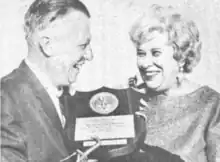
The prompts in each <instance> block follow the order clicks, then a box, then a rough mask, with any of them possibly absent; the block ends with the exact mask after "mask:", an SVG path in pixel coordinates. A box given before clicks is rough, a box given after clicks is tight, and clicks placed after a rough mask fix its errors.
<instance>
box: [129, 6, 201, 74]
mask: <svg viewBox="0 0 220 162" xmlns="http://www.w3.org/2000/svg"><path fill="white" fill-rule="evenodd" d="M155 31H156V32H159V33H167V34H168V43H169V44H170V45H172V46H173V47H174V50H175V53H174V56H173V57H174V59H175V60H177V61H183V62H184V63H185V64H184V66H183V71H184V72H185V73H189V72H191V71H192V69H193V67H195V66H196V65H197V64H198V62H199V61H200V57H201V45H202V43H201V41H200V35H199V30H198V28H197V26H196V24H195V22H194V21H192V20H188V19H186V18H184V17H183V16H182V15H181V14H180V13H178V12H177V11H176V10H175V9H174V8H172V7H170V6H169V7H162V6H159V5H152V6H151V7H150V8H149V12H148V13H145V14H144V15H142V16H141V17H140V18H139V19H138V20H137V21H136V22H135V23H134V24H133V26H132V28H131V30H130V33H129V34H130V38H131V40H132V42H133V43H134V44H135V46H136V47H137V48H138V46H140V45H141V44H143V43H145V42H146V41H147V39H148V37H149V35H150V34H151V33H152V32H155Z"/></svg>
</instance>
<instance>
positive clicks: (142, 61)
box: [138, 56, 154, 67]
mask: <svg viewBox="0 0 220 162" xmlns="http://www.w3.org/2000/svg"><path fill="white" fill-rule="evenodd" d="M153 62H154V60H153V58H152V57H151V56H145V57H143V58H138V64H139V66H142V67H148V66H151V65H153Z"/></svg>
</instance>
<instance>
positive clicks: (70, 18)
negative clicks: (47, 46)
mask: <svg viewBox="0 0 220 162" xmlns="http://www.w3.org/2000/svg"><path fill="white" fill-rule="evenodd" d="M45 30H46V31H48V32H52V33H56V34H58V33H63V32H68V31H71V32H73V33H74V32H76V33H77V32H79V31H86V30H89V18H88V17H87V16H86V15H85V14H84V13H82V12H80V11H74V10H71V11H69V12H68V13H67V14H66V15H65V16H63V17H61V18H58V19H57V20H55V21H54V22H52V23H51V24H50V25H49V26H48V27H47V28H46V29H45Z"/></svg>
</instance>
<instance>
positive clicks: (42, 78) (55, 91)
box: [25, 58, 63, 98]
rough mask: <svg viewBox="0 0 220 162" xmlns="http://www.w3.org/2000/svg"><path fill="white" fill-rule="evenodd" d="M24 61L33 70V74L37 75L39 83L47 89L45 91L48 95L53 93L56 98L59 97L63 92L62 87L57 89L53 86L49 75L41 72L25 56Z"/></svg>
mask: <svg viewBox="0 0 220 162" xmlns="http://www.w3.org/2000/svg"><path fill="white" fill-rule="evenodd" d="M25 63H26V64H27V65H28V66H29V68H30V69H31V70H32V71H33V72H34V74H35V75H36V76H37V78H38V79H39V81H40V82H41V84H42V85H43V86H44V88H45V89H46V90H47V92H48V93H49V94H50V95H54V96H56V97H57V98H58V97H60V96H61V95H62V93H63V89H58V88H57V87H55V86H54V85H53V84H52V82H51V80H50V79H49V77H48V76H47V75H46V74H45V73H44V72H42V71H41V70H40V69H39V67H37V66H36V65H35V64H34V63H32V62H30V61H29V60H28V59H27V58H26V59H25Z"/></svg>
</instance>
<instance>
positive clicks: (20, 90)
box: [1, 0, 92, 162]
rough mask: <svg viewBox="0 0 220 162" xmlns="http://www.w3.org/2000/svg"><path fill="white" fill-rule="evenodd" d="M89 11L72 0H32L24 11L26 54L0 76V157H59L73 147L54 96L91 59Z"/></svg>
mask: <svg viewBox="0 0 220 162" xmlns="http://www.w3.org/2000/svg"><path fill="white" fill-rule="evenodd" d="M89 17H90V14H89V12H88V10H87V8H86V7H85V6H84V4H83V3H81V2H80V1H77V0H36V1H35V2H33V4H32V5H31V6H30V8H29V10H28V11H27V13H26V15H25V32H26V40H27V44H28V56H27V58H26V59H25V60H24V61H22V63H21V65H20V66H19V67H18V68H17V69H16V70H14V71H13V72H12V73H11V74H9V75H8V76H6V77H4V78H3V79H2V81H1V87H2V89H1V102H2V104H1V156H2V157H1V160H2V161H3V162H8V161H10V162H13V161H16V162H19V161H33V162H50V161H51V162H58V161H65V160H63V159H65V158H66V157H67V156H68V155H70V154H71V153H72V152H73V151H74V149H71V148H70V147H69V144H70V145H74V144H73V143H71V142H70V141H68V139H67V136H66V135H65V133H64V129H63V128H64V126H65V124H66V123H65V116H64V115H63V113H62V106H61V105H60V104H59V99H58V98H59V96H60V95H61V94H62V89H60V87H62V86H66V85H69V84H71V83H73V82H75V80H76V77H77V74H78V73H79V71H80V68H81V66H82V65H83V64H84V63H85V61H86V60H91V59H92V53H91V49H90V45H89V43H90V31H89ZM67 159H68V158H67ZM66 161H67V160H66ZM72 161H73V160H72Z"/></svg>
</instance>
